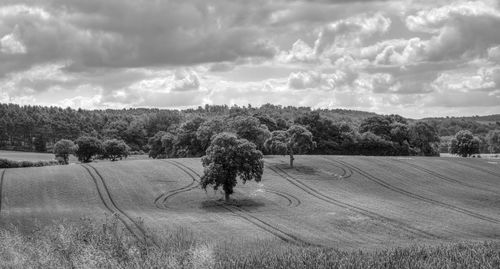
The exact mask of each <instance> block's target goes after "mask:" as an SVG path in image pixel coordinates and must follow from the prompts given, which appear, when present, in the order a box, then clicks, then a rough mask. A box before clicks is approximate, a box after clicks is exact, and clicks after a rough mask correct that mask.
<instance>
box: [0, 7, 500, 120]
mask: <svg viewBox="0 0 500 269" xmlns="http://www.w3.org/2000/svg"><path fill="white" fill-rule="evenodd" d="M0 102H11V103H18V104H36V105H56V106H64V107H66V106H70V107H74V108H77V107H82V108H123V107H162V108H186V107H197V106H199V105H203V104H228V105H233V104H237V105H247V104H252V105H253V106H259V105H262V104H265V103H273V104H281V105H294V106H310V107H313V108H345V109H356V110H365V111H373V112H377V113H383V114H388V113H398V114H401V115H403V116H407V117H413V118H421V117H427V116H446V115H450V116H457V115H476V114H477V115H485V114H493V113H500V1H498V0H492V1H488V0H484V1H457V2H452V1H441V0H431V1H427V0H417V1H347V0H309V1H306V0H252V1H249V0H210V1H207V0H182V1H167V0H163V1H160V0H106V1H103V0H32V1H30V0H0Z"/></svg>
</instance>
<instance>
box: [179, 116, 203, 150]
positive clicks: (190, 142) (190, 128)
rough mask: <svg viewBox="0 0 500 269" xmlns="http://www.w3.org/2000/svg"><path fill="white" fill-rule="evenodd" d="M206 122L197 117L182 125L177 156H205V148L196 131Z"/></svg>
mask: <svg viewBox="0 0 500 269" xmlns="http://www.w3.org/2000/svg"><path fill="white" fill-rule="evenodd" d="M204 122H205V119H204V118H201V117H196V118H193V119H191V120H188V121H187V122H184V123H183V124H181V126H180V127H179V129H178V131H177V139H176V142H175V146H176V151H177V152H176V155H178V156H181V157H200V156H201V155H203V148H202V145H201V143H200V141H199V140H198V138H197V137H196V131H197V130H198V128H200V126H201V124H203V123H204Z"/></svg>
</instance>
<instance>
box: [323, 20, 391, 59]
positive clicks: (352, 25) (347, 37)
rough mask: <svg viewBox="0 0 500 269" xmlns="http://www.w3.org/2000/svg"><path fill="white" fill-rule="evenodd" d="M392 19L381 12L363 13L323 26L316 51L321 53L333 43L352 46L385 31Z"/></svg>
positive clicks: (337, 45) (338, 45) (340, 45)
mask: <svg viewBox="0 0 500 269" xmlns="http://www.w3.org/2000/svg"><path fill="white" fill-rule="evenodd" d="M390 25H391V20H390V19H389V18H387V17H385V16H383V15H382V14H380V13H376V14H374V15H368V14H363V15H359V16H354V17H350V18H347V19H344V20H339V21H336V22H333V23H331V24H328V25H326V26H325V27H323V29H322V30H321V32H320V33H319V35H318V39H317V40H316V42H315V44H314V52H315V53H316V54H317V55H319V54H321V53H323V52H324V51H325V50H328V49H329V48H330V47H331V46H332V45H334V46H336V47H352V46H357V45H359V44H361V43H362V42H363V41H364V40H366V39H368V38H370V37H372V36H373V35H376V34H381V33H385V32H386V31H387V30H388V29H389V27H390Z"/></svg>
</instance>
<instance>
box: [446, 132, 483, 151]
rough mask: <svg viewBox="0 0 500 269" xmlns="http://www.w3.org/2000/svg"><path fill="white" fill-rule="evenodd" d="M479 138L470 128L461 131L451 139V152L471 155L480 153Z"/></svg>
mask: <svg viewBox="0 0 500 269" xmlns="http://www.w3.org/2000/svg"><path fill="white" fill-rule="evenodd" d="M479 143H480V141H479V139H478V138H477V137H475V136H473V135H472V133H471V132H470V131H468V130H462V131H459V132H458V133H457V134H455V137H454V138H453V139H452V140H451V145H450V153H451V154H455V155H460V156H462V157H469V156H470V155H473V154H477V153H479Z"/></svg>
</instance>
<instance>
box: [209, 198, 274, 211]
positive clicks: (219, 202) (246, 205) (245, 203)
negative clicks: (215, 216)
mask: <svg viewBox="0 0 500 269" xmlns="http://www.w3.org/2000/svg"><path fill="white" fill-rule="evenodd" d="M225 206H230V207H238V208H241V209H244V210H248V211H250V210H252V209H257V208H261V207H264V206H266V204H265V203H263V202H262V201H259V200H257V199H252V198H247V197H245V198H239V199H238V198H236V199H231V201H230V202H229V203H225V202H224V200H223V199H211V200H205V201H202V202H201V205H200V208H201V209H204V210H206V211H208V212H228V210H227V209H226V208H225Z"/></svg>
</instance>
